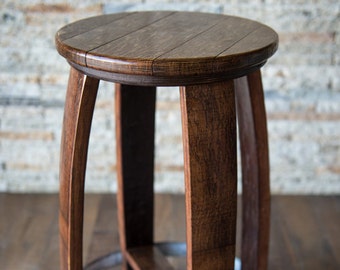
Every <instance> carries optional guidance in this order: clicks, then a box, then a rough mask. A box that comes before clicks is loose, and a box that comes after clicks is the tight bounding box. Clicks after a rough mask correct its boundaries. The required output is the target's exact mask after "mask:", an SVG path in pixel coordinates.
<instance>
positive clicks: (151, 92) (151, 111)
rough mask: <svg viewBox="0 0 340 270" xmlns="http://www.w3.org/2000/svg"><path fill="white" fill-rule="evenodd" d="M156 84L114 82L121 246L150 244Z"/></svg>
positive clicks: (132, 246) (152, 205) (124, 247)
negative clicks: (135, 84) (139, 84)
mask: <svg viewBox="0 0 340 270" xmlns="http://www.w3.org/2000/svg"><path fill="white" fill-rule="evenodd" d="M155 101H156V88H155V87H137V86H128V85H120V84H116V140H117V174H118V202H117V203H118V210H119V213H118V215H119V232H120V239H121V240H120V245H121V249H122V251H123V252H125V251H126V250H127V249H129V248H134V247H139V246H145V245H152V243H153V209H154V194H153V175H154V130H155Z"/></svg>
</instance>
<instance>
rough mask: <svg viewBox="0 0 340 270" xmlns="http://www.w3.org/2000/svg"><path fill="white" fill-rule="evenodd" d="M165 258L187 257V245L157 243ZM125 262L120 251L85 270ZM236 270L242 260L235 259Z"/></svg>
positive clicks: (100, 269)
mask: <svg viewBox="0 0 340 270" xmlns="http://www.w3.org/2000/svg"><path fill="white" fill-rule="evenodd" d="M154 246H155V247H157V248H158V249H159V250H160V251H161V252H162V253H163V255H164V256H170V257H184V256H186V250H187V247H186V243H183V242H160V243H155V244H154ZM122 261H123V255H122V253H121V252H120V251H116V252H112V253H109V254H107V255H104V256H103V257H100V258H98V259H96V260H94V261H92V262H90V263H89V264H88V265H86V266H85V267H84V270H103V269H106V268H109V267H113V266H117V265H120V264H121V263H122ZM235 270H241V260H240V259H239V258H235Z"/></svg>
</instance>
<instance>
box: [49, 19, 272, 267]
mask: <svg viewBox="0 0 340 270" xmlns="http://www.w3.org/2000/svg"><path fill="white" fill-rule="evenodd" d="M277 45H278V36H277V34H276V33H275V32H274V31H273V30H272V29H271V28H269V27H267V26H265V25H263V24H260V23H257V22H254V21H250V20H246V19H242V18H237V17H232V16H224V15H216V14H205V13H189V12H135V13H121V14H111V15H103V16H97V17H93V18H88V19H85V20H81V21H78V22H75V23H71V24H69V25H66V26H65V27H63V28H61V29H60V30H59V31H58V32H57V34H56V47H57V50H58V52H59V53H60V54H61V55H62V56H63V57H65V58H66V60H67V61H68V62H69V64H70V65H71V72H70V78H69V83H68V89H67V96H66V104H65V115H64V126H63V133H62V143H61V163H60V235H61V269H72V270H76V269H82V234H83V232H82V227H83V200H84V178H85V167H86V159H87V149H88V141H89V134H90V128H91V120H92V114H93V110H94V104H95V100H96V94H97V89H98V84H99V80H107V81H111V82H115V83H116V114H115V117H116V138H117V173H118V196H117V197H118V209H119V233H120V248H121V252H122V260H123V266H124V269H142V270H144V269H172V267H171V265H170V264H169V263H168V262H167V260H166V259H165V257H164V254H163V253H162V252H161V250H162V249H161V248H160V245H157V244H155V243H154V241H153V208H154V205H153V204H154V199H153V197H154V194H153V181H154V180H153V178H154V177H153V174H154V164H153V162H154V126H155V118H154V115H155V97H156V86H181V87H180V101H181V112H182V129H183V145H184V168H185V172H184V173H185V198H186V234H187V240H186V245H187V269H195V270H205V269H207V270H212V269H213V270H217V269H223V270H225V269H233V267H234V258H235V242H236V240H235V238H236V237H235V232H236V199H237V164H236V159H237V158H236V152H237V150H236V114H237V119H238V125H239V133H240V141H241V156H242V177H243V179H242V181H243V204H242V207H243V218H242V220H243V221H242V222H243V228H242V256H241V259H242V269H244V270H245V269H266V267H267V254H268V238H269V214H270V213H269V212H270V192H269V161H268V143H267V128H266V116H265V107H264V97H263V89H262V83H261V74H260V67H261V66H263V65H264V64H265V62H266V60H267V59H268V58H269V57H270V56H272V55H273V54H274V52H275V51H276V49H277ZM235 100H236V102H235Z"/></svg>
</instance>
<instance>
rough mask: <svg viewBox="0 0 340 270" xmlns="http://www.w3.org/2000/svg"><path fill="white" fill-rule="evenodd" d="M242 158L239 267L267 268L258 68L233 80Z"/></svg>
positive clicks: (263, 130) (267, 218) (266, 165)
mask: <svg viewBox="0 0 340 270" xmlns="http://www.w3.org/2000/svg"><path fill="white" fill-rule="evenodd" d="M235 91H236V104H237V116H238V124H239V133H240V145H241V160H242V187H243V188H242V189H243V192H242V224H243V225H242V248H241V249H242V255H241V259H242V269H243V270H250V269H259V270H264V269H267V259H268V245H269V228H270V188H269V157H268V139H267V124H266V111H265V104H264V96H263V89H262V82H261V73H260V70H258V71H256V72H253V73H251V74H250V75H248V76H247V77H242V78H239V79H237V80H235Z"/></svg>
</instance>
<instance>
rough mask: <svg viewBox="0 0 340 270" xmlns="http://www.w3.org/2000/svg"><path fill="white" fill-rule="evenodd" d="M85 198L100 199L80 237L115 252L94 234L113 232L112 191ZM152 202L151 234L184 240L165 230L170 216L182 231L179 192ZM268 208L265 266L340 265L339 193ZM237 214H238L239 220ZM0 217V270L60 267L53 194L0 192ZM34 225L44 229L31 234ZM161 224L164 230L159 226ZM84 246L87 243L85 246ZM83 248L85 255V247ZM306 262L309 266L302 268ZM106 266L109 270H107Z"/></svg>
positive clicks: (98, 251) (315, 269) (98, 250)
mask: <svg viewBox="0 0 340 270" xmlns="http://www.w3.org/2000/svg"><path fill="white" fill-rule="evenodd" d="M85 202H86V205H88V206H90V205H92V204H93V205H97V204H98V202H99V203H100V207H98V208H96V209H97V212H96V211H93V212H92V211H89V212H86V213H85V216H84V223H85V224H87V223H92V220H95V223H94V225H93V230H90V231H88V232H89V233H90V235H85V237H88V238H89V239H90V245H89V248H90V249H91V252H93V253H95V256H94V257H98V256H103V255H105V254H107V253H109V252H112V251H115V250H118V249H119V245H118V243H116V242H115V243H116V244H115V243H113V242H112V243H111V242H110V241H102V240H103V238H101V237H100V233H99V232H102V233H105V234H106V235H109V234H111V235H113V236H117V235H118V229H117V221H116V216H115V213H116V211H117V205H116V201H115V196H113V195H112V194H87V195H86V196H85ZM155 204H156V205H160V206H162V208H163V209H162V210H163V211H160V210H161V209H159V210H156V213H155V220H156V223H158V224H159V227H157V230H156V233H155V238H156V239H170V240H172V239H178V240H180V241H184V240H185V238H184V236H183V237H182V238H178V235H177V232H176V230H173V231H171V230H170V233H169V230H167V224H168V222H169V220H170V221H171V223H173V224H174V226H177V225H178V223H179V224H181V225H180V226H179V227H178V231H179V230H180V231H185V226H184V224H183V221H182V219H183V217H184V208H183V205H184V204H185V199H184V196H183V195H171V194H157V195H156V196H155ZM86 205H85V209H86ZM271 208H272V215H271V238H270V252H269V264H268V269H270V270H287V269H292V270H299V269H308V270H320V269H330V270H336V269H340V262H339V256H338V254H339V248H338V247H339V246H340V226H339V225H340V213H339V211H340V196H339V195H337V196H335V195H332V196H277V195H274V196H272V207H271ZM103 209H107V210H103ZM94 210H95V208H94ZM163 212H164V213H166V214H164V215H163V216H162V217H161V216H160V215H158V214H161V213H163ZM90 213H91V214H90ZM88 214H90V215H88ZM239 214H240V213H238V218H241V217H240V216H239ZM0 216H1V218H0V265H1V270H13V269H20V270H21V269H23V270H24V269H25V270H26V269H37V270H46V269H48V270H57V269H59V252H58V248H59V243H58V222H57V221H56V220H57V218H58V195H56V194H6V193H0ZM46 220H49V222H46ZM40 221H41V222H40ZM37 224H39V225H37ZM33 226H36V227H37V230H40V231H41V232H43V233H40V234H39V235H37V234H35V233H33V234H32V233H31V232H32V229H33V228H32V227H33ZM91 226H92V225H91ZM162 228H164V229H163V230H162ZM304 231H305V232H304ZM313 232H314V233H313ZM30 247H34V249H36V250H40V249H42V250H43V251H42V253H40V252H34V253H30ZM84 248H86V247H85V246H84ZM86 252H87V253H88V254H89V253H90V252H89V250H88V251H86ZM27 254H31V255H30V256H28V255H27ZM87 261H88V260H87ZM307 266H308V267H309V268H306V267H307ZM320 266H321V267H320ZM109 269H110V270H111V268H109ZM112 269H115V270H118V269H121V266H118V267H115V268H112ZM175 269H185V268H184V267H183V268H175Z"/></svg>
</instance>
